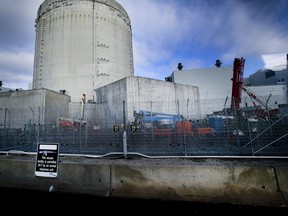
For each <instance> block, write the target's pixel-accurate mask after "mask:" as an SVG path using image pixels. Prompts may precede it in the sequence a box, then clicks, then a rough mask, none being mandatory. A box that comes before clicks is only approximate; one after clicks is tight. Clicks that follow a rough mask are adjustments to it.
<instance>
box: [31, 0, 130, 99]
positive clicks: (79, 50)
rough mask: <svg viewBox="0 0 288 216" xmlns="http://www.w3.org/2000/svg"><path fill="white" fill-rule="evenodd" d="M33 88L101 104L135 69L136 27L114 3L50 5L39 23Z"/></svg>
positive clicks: (53, 1)
mask: <svg viewBox="0 0 288 216" xmlns="http://www.w3.org/2000/svg"><path fill="white" fill-rule="evenodd" d="M35 28H36V43H35V58H34V74H33V89H42V88H46V89H50V90H53V91H57V92H59V91H61V92H63V93H66V94H68V95H70V96H71V100H72V101H80V100H81V98H82V96H83V94H85V95H86V99H87V100H92V101H95V90H96V89H98V88H99V87H102V86H105V85H107V84H109V83H112V82H114V81H116V80H120V79H122V78H124V77H130V76H132V75H133V73H134V71H133V70H134V69H133V48H132V31H131V22H130V19H129V16H128V14H127V13H126V11H125V10H124V8H123V7H122V6H121V5H120V4H118V3H117V2H116V1H114V0H85V1H84V0H66V1H63V0H61V1H60V0H45V1H44V2H43V3H42V4H41V5H40V7H39V9H38V13H37V18H36V24H35Z"/></svg>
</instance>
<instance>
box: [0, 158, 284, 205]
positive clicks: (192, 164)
mask: <svg viewBox="0 0 288 216" xmlns="http://www.w3.org/2000/svg"><path fill="white" fill-rule="evenodd" d="M227 160H228V159H226V160H225V161H223V162H221V160H220V161H219V160H218V161H217V163H215V161H214V162H213V163H211V160H204V161H200V162H199V161H198V160H197V159H189V160H186V159H141V158H138V159H137V158H134V159H107V158H106V159H104V158H102V159H99V158H98V159H94V158H90V159H89V158H85V157H83V158H82V157H68V158H67V157H60V159H59V169H58V175H57V177H55V178H52V177H39V176H35V162H36V158H35V156H31V155H29V156H27V155H24V156H23V155H22V156H10V155H2V156H0V187H13V188H15V187H16V188H25V189H35V190H43V191H49V190H50V191H54V192H65V193H66V192H68V193H70V192H71V193H83V194H93V195H97V196H103V197H120V198H121V197H123V198H143V199H161V200H179V201H192V202H194V201H196V202H198V201H199V202H209V203H231V204H241V205H253V206H273V207H288V204H287V197H288V196H287V195H288V183H287V179H288V167H287V166H286V165H285V163H284V165H283V163H280V164H279V163H276V166H273V167H272V166H266V165H265V163H264V165H263V162H261V160H259V159H255V161H250V162H249V163H245V164H243V163H242V162H241V161H240V160H239V164H237V163H235V159H231V163H230V162H229V161H227ZM232 160H233V162H232ZM242 160H243V159H242ZM249 164H250V165H249ZM277 164H279V165H277Z"/></svg>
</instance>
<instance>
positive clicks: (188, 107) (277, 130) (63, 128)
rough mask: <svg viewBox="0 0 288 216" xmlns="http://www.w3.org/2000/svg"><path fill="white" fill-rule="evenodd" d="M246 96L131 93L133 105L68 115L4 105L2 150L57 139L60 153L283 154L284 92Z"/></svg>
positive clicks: (287, 146)
mask: <svg viewBox="0 0 288 216" xmlns="http://www.w3.org/2000/svg"><path fill="white" fill-rule="evenodd" d="M267 98H268V96H267V97H266V101H268V100H267ZM249 100H250V98H242V103H241V109H238V110H236V109H233V106H231V105H230V101H231V98H221V99H205V100H199V101H198V102H197V103H195V102H194V103H191V102H190V101H189V100H185V101H179V100H177V101H137V102H136V101H134V104H137V107H141V109H138V110H134V108H133V107H134V105H133V104H129V105H127V104H126V103H125V101H123V103H121V104H115V105H114V106H115V107H117V109H115V107H114V108H113V109H111V107H109V105H108V104H104V103H102V104H96V103H95V104H87V105H85V106H84V104H82V105H80V106H70V108H69V115H68V114H67V115H66V116H64V115H65V113H67V112H66V111H65V110H64V108H63V110H62V108H61V107H54V108H49V109H48V110H44V109H43V108H42V107H21V106H18V107H14V108H5V107H4V108H1V109H0V150H1V151H9V150H19V151H27V152H36V151H37V145H38V143H59V144H60V148H59V149H60V153H62V154H91V155H104V154H109V153H112V154H113V153H123V154H125V153H135V154H145V155H149V156H181V155H184V156H227V155H228V156H260V155H264V156H287V155H288V117H287V115H288V112H287V111H288V107H287V105H286V104H284V103H281V101H283V96H273V97H271V96H269V101H272V102H273V107H272V108H271V106H269V107H268V106H265V107H264V106H262V105H261V104H260V105H259V104H255V103H252V102H249ZM263 100H264V101H265V98H263ZM110 106H111V105H110ZM135 107H136V106H135ZM115 110H116V111H115ZM68 116H70V117H68Z"/></svg>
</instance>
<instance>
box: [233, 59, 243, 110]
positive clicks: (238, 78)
mask: <svg viewBox="0 0 288 216" xmlns="http://www.w3.org/2000/svg"><path fill="white" fill-rule="evenodd" d="M244 64H245V59H244V58H243V57H241V58H235V59H234V64H233V78H232V98H231V109H239V108H240V104H241V96H242V87H243V74H244Z"/></svg>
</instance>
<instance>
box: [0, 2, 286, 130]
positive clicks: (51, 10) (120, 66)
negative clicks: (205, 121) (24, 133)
mask: <svg viewBox="0 0 288 216" xmlns="http://www.w3.org/2000/svg"><path fill="white" fill-rule="evenodd" d="M35 28H36V41H35V58H34V72H33V85H32V89H31V90H27V91H26V90H25V91H22V90H17V91H15V92H14V91H13V90H11V89H9V90H7V89H4V88H3V90H0V91H1V93H0V121H1V124H0V127H2V128H3V127H6V126H7V125H8V122H9V126H10V127H23V125H26V124H28V123H31V122H32V123H33V124H38V125H39V124H40V125H56V124H58V123H59V119H61V118H62V119H70V120H71V121H76V120H78V121H85V122H87V123H89V124H91V125H93V126H102V127H108V128H111V127H112V126H113V125H115V124H123V123H129V122H133V121H134V115H133V114H134V113H135V112H138V111H139V110H150V111H153V112H160V113H167V114H174V115H181V116H183V117H185V118H186V119H199V118H202V117H205V116H206V115H207V114H211V113H212V112H213V111H217V110H221V109H223V107H224V105H223V103H222V102H221V103H217V104H214V106H210V107H209V108H207V107H204V106H206V104H207V103H206V102H205V100H208V99H215V98H216V99H217V98H221V99H223V100H225V98H227V97H231V89H232V82H231V78H232V76H233V68H232V67H221V64H217V61H216V64H215V65H216V67H211V68H202V69H187V70H186V69H185V70H182V68H178V70H174V71H173V72H172V75H171V76H170V77H167V78H165V80H164V79H163V81H162V80H154V79H149V78H144V77H135V76H134V66H133V64H134V63H133V46H132V28H131V21H130V19H129V16H128V14H127V12H126V11H125V9H124V8H123V7H122V6H121V5H120V4H118V3H117V2H116V1H115V0H87V1H82V0H66V1H59V0H45V1H44V2H43V3H42V4H41V5H40V6H39V9H38V12H37V15H36V20H35ZM259 77H262V78H261V82H260V81H259V80H260V79H259ZM275 77H276V78H275ZM286 77H287V69H284V70H282V71H272V70H269V71H263V72H261V73H260V72H259V73H256V74H254V75H251V76H250V77H249V78H248V79H245V85H247V86H248V85H249V88H251V89H252V90H256V91H255V93H256V94H257V95H258V94H262V95H263V94H265V96H267V95H268V96H269V94H270V93H272V94H277V95H280V99H279V101H273V103H274V104H282V103H287V84H286V80H287V78H286ZM263 80H265V81H266V82H265V83H264V84H265V86H263V85H261V83H263ZM268 80H269V81H268ZM211 83H216V84H215V85H211ZM219 83H221V84H219ZM254 86H255V87H254ZM264 89H265V90H264ZM271 89H272V90H273V91H272V90H271ZM245 104H246V106H247V104H248V106H250V105H251V104H252V102H251V101H247V100H246V101H245V100H243V101H242V105H243V106H245ZM16 107H18V108H16ZM24 114H25V115H24ZM17 116H18V117H17ZM12 119H13V121H12ZM16 119H18V120H19V122H17V120H16ZM20 119H21V120H20Z"/></svg>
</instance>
